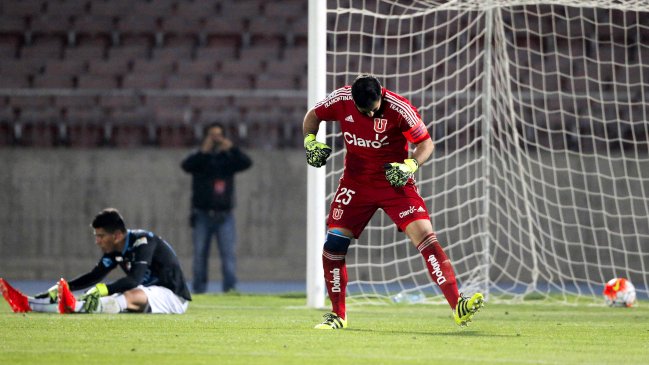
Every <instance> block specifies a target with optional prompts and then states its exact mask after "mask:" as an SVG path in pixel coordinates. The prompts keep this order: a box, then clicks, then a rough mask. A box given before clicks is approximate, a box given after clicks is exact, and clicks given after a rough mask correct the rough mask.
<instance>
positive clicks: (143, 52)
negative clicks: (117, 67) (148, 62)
mask: <svg viewBox="0 0 649 365" xmlns="http://www.w3.org/2000/svg"><path fill="white" fill-rule="evenodd" d="M152 45H153V38H152V37H150V36H146V35H140V36H124V37H122V40H121V43H120V45H119V46H112V47H110V48H109V49H108V59H111V60H126V61H133V60H136V59H146V58H148V57H149V55H150V53H151V52H150V48H151V47H152Z"/></svg>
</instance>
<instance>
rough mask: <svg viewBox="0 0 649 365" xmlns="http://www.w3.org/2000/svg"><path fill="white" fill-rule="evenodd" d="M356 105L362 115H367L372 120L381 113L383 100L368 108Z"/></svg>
mask: <svg viewBox="0 0 649 365" xmlns="http://www.w3.org/2000/svg"><path fill="white" fill-rule="evenodd" d="M354 105H355V106H356V109H357V110H358V111H359V112H360V113H361V114H364V115H367V116H368V117H370V118H371V117H373V116H374V114H376V113H377V112H378V111H379V109H381V99H380V98H379V99H378V100H376V101H373V102H371V103H369V105H368V106H367V107H360V106H359V105H358V104H356V103H354Z"/></svg>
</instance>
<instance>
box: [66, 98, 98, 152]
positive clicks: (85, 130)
mask: <svg viewBox="0 0 649 365" xmlns="http://www.w3.org/2000/svg"><path fill="white" fill-rule="evenodd" d="M106 119H107V116H106V115H105V114H104V112H103V111H102V110H100V109H99V108H88V107H86V108H83V107H79V108H71V109H69V110H67V111H66V112H65V113H64V126H65V133H64V140H63V142H64V143H65V145H67V146H69V147H73V148H97V147H102V146H104V145H105V144H106V140H105V139H106V137H105V133H106V131H105V127H104V126H105V123H104V122H105V120H106Z"/></svg>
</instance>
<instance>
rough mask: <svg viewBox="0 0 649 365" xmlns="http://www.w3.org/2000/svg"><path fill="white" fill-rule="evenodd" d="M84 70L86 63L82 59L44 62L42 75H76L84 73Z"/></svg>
mask: <svg viewBox="0 0 649 365" xmlns="http://www.w3.org/2000/svg"><path fill="white" fill-rule="evenodd" d="M85 70H86V63H85V61H84V60H83V59H71V60H59V59H53V60H46V61H45V67H44V73H46V74H50V75H55V74H59V75H70V76H74V75H78V74H81V73H84V72H85Z"/></svg>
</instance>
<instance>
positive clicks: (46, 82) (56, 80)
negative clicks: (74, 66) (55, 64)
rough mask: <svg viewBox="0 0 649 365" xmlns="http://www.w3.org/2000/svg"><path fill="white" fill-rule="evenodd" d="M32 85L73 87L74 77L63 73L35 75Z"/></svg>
mask: <svg viewBox="0 0 649 365" xmlns="http://www.w3.org/2000/svg"><path fill="white" fill-rule="evenodd" d="M33 86H34V88H37V89H71V88H73V87H74V77H73V76H72V75H63V74H43V75H36V76H34V83H33Z"/></svg>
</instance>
